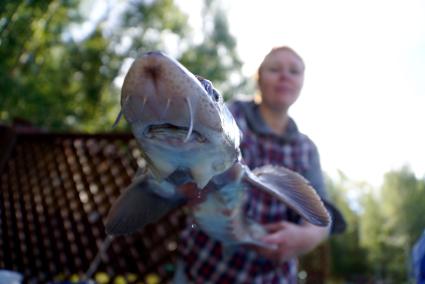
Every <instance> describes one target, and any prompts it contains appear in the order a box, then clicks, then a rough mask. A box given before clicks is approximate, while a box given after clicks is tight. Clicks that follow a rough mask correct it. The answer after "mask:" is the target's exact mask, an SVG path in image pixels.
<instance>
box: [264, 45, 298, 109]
mask: <svg viewBox="0 0 425 284" xmlns="http://www.w3.org/2000/svg"><path fill="white" fill-rule="evenodd" d="M303 82H304V63H303V62H302V61H301V59H300V58H299V57H298V56H297V55H295V54H294V53H293V52H292V51H290V50H285V49H282V50H275V51H273V52H272V53H270V54H269V55H267V56H266V58H265V59H264V61H263V63H262V65H261V67H260V70H259V73H258V87H259V88H260V92H261V99H262V100H261V103H262V104H264V106H266V107H267V108H270V109H272V110H277V111H286V110H288V108H289V107H290V106H291V105H292V104H293V103H294V102H295V101H296V100H297V98H298V96H299V94H300V91H301V88H302V86H303Z"/></svg>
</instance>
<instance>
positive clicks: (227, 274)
mask: <svg viewBox="0 0 425 284" xmlns="http://www.w3.org/2000/svg"><path fill="white" fill-rule="evenodd" d="M229 108H230V111H231V112H232V113H233V116H234V117H235V119H236V122H237V123H238V126H239V128H240V129H241V131H242V133H243V139H242V143H241V151H242V156H243V159H244V162H245V163H246V164H247V165H248V166H249V168H251V169H254V168H256V167H259V166H262V165H266V164H272V165H283V166H285V167H287V168H289V169H292V170H294V171H296V172H298V173H300V174H301V175H303V176H304V177H305V178H306V179H308V180H309V181H310V183H311V184H312V186H313V187H314V188H315V189H316V190H317V191H318V193H319V195H321V196H322V197H324V193H325V191H324V186H323V178H322V173H321V167H320V163H319V156H318V152H317V149H316V147H315V145H314V144H313V142H312V141H311V140H310V139H309V138H308V137H307V136H305V135H303V134H301V133H300V132H299V131H298V129H297V126H296V125H295V122H294V121H293V120H292V119H290V121H289V125H288V127H287V130H286V132H285V134H284V135H282V136H279V135H276V134H274V133H273V132H272V131H271V130H270V129H269V128H268V127H267V126H266V124H265V123H264V121H263V120H262V118H261V116H260V114H259V110H258V106H257V105H256V104H255V103H254V102H240V101H237V102H233V103H232V104H231V105H230V106H229ZM248 192H249V196H248V199H247V203H246V204H245V212H246V214H247V216H248V217H249V218H252V219H253V220H256V221H257V222H259V223H270V222H277V221H279V220H283V219H286V220H291V221H293V222H297V220H299V217H298V216H296V214H295V213H294V212H293V211H291V210H289V209H288V208H287V207H286V206H284V205H283V204H282V203H281V202H279V201H277V200H276V199H274V198H273V197H271V196H270V195H267V194H266V193H264V192H263V191H260V190H252V191H251V190H250V191H248ZM192 224H193V222H192V220H189V222H188V226H187V228H186V229H185V230H184V231H183V233H182V236H181V239H182V240H181V242H180V244H179V254H180V257H181V259H182V260H184V265H183V266H184V268H183V269H184V272H185V273H184V274H185V276H186V278H187V280H186V281H188V282H189V283H203V284H205V283H220V284H221V283H223V284H225V283H232V284H236V283H250V284H252V283H267V284H273V283H285V284H286V283H296V282H297V280H296V279H297V260H296V259H292V260H290V261H288V262H285V263H281V264H277V263H275V262H272V261H269V260H267V259H265V258H264V257H262V256H260V255H258V254H257V253H256V252H255V251H253V250H249V249H247V248H245V247H238V248H236V249H235V250H234V251H232V252H227V251H226V252H225V251H223V247H222V245H221V243H220V242H218V241H215V240H213V239H211V238H209V237H208V235H206V234H205V233H204V232H202V231H201V230H200V229H199V228H197V227H194V226H193V225H192Z"/></svg>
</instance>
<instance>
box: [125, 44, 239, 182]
mask: <svg viewBox="0 0 425 284" xmlns="http://www.w3.org/2000/svg"><path fill="white" fill-rule="evenodd" d="M121 108H122V113H123V114H124V116H125V118H126V120H127V121H128V122H129V123H130V125H131V127H132V131H133V134H134V136H135V137H136V139H137V141H138V142H139V144H140V146H141V148H142V151H143V153H144V156H145V158H146V161H147V163H148V165H149V167H150V168H151V170H152V173H153V174H154V175H155V176H156V177H157V178H158V179H164V178H167V177H168V176H170V175H171V174H172V173H173V172H175V171H176V170H180V171H181V170H183V171H187V173H188V174H189V175H188V176H190V177H191V178H192V179H193V181H194V182H196V184H197V185H198V187H200V188H203V187H204V186H205V185H206V184H207V183H208V182H209V180H210V179H211V178H212V177H213V176H215V175H217V174H220V173H222V172H224V171H225V170H227V169H228V168H230V167H231V166H232V165H233V164H234V162H235V161H236V160H237V159H238V158H239V155H240V152H239V143H240V135H241V134H240V130H239V128H238V127H237V125H236V122H235V120H234V118H233V116H232V115H231V113H230V111H229V110H228V109H227V107H226V105H225V104H224V102H223V98H222V97H221V95H220V94H219V93H218V92H217V91H216V90H215V89H214V88H213V87H212V84H211V82H209V81H208V80H205V79H203V78H200V77H196V76H195V75H193V74H192V73H191V72H190V71H188V70H187V69H186V68H185V67H184V66H183V65H182V64H180V63H179V62H177V61H176V60H174V59H172V58H171V57H169V56H167V55H165V54H164V53H161V52H148V53H145V54H144V55H143V56H141V57H139V58H138V59H136V60H135V61H134V63H133V64H132V66H131V67H130V69H129V71H128V73H127V75H126V77H125V79H124V84H123V87H122V93H121Z"/></svg>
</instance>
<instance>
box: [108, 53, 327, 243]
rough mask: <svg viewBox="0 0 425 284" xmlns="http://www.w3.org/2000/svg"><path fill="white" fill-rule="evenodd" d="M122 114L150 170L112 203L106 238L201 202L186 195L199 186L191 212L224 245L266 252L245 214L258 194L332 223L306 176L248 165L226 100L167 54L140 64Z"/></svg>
mask: <svg viewBox="0 0 425 284" xmlns="http://www.w3.org/2000/svg"><path fill="white" fill-rule="evenodd" d="M121 112H122V114H123V115H124V117H125V119H126V120H127V121H128V123H129V124H130V126H131V129H132V133H133V135H134V137H135V138H136V140H137V142H138V144H139V146H140V149H141V151H142V155H143V157H144V159H145V160H146V164H147V166H146V168H144V169H140V170H139V171H138V173H137V174H136V176H135V177H134V179H133V181H132V183H131V184H130V185H129V186H128V188H127V189H126V190H125V191H124V192H123V193H122V194H121V196H120V197H119V198H118V199H117V201H116V202H115V203H114V204H113V206H112V208H111V210H110V212H109V214H108V217H107V220H106V224H105V227H106V232H107V233H108V234H110V235H123V234H131V233H133V232H135V231H137V230H139V229H142V228H143V227H144V226H145V225H146V224H148V223H153V222H156V221H157V220H159V219H160V218H161V217H162V216H164V215H165V214H166V213H168V212H170V211H171V210H173V209H175V208H177V207H178V206H181V205H183V204H185V203H187V202H189V203H190V202H191V199H194V198H197V197H196V195H195V197H193V196H190V195H188V194H187V193H186V192H185V191H184V190H182V188H183V187H184V185H186V184H196V188H197V189H196V190H197V191H199V194H200V195H202V196H203V198H199V200H197V201H196V205H194V206H192V207H191V208H192V212H193V215H194V218H195V220H196V223H197V224H198V225H199V227H200V228H201V229H202V230H204V231H205V232H206V233H207V234H209V235H210V236H211V237H212V238H215V239H218V240H220V241H222V242H224V243H225V244H230V245H232V244H241V243H254V244H259V245H261V243H260V242H259V241H258V238H260V237H261V235H264V234H265V231H264V230H263V229H262V227H261V224H258V223H256V222H254V221H253V220H249V219H248V218H247V217H246V216H245V214H244V213H243V210H242V208H243V206H242V205H243V202H244V200H245V198H246V196H247V193H248V191H249V190H251V189H253V188H257V189H260V190H264V191H266V192H267V193H269V194H271V195H273V196H274V197H276V198H277V199H278V200H280V201H281V202H283V203H284V204H285V205H286V206H288V207H290V208H292V209H293V210H295V212H297V213H298V214H299V215H301V216H302V217H303V218H305V220H306V221H308V222H310V223H312V224H315V225H318V226H328V225H329V224H330V222H331V220H330V216H329V214H328V211H327V210H326V209H325V207H324V205H323V202H322V200H321V199H320V197H319V196H318V194H317V193H316V191H315V190H314V189H313V188H312V187H311V186H310V185H309V183H308V182H307V181H306V180H305V179H304V178H303V177H302V176H301V175H299V174H297V173H295V172H293V171H291V170H289V169H286V168H284V167H279V166H264V167H261V168H257V169H255V170H253V171H251V170H250V169H249V168H248V167H247V166H246V165H245V164H244V163H243V161H242V159H241V152H240V149H239V144H240V139H241V132H240V130H239V128H238V126H237V124H236V122H235V120H234V118H233V116H232V114H231V113H230V111H229V110H228V108H227V107H226V105H225V103H224V101H223V98H222V97H221V95H220V94H219V93H218V92H217V91H216V90H215V89H214V88H213V86H212V84H211V82H210V81H208V80H206V79H203V78H201V77H197V76H195V75H193V74H192V73H191V72H190V71H188V70H187V69H186V68H185V67H184V66H183V65H181V64H180V63H179V62H177V61H176V60H174V59H172V58H171V57H169V56H167V55H166V54H164V53H161V52H156V51H155V52H148V53H145V54H144V55H142V56H141V57H139V58H138V59H136V60H135V61H134V63H133V64H132V66H131V68H130V69H129V71H128V73H127V75H126V77H125V79H124V84H123V87H122V92H121Z"/></svg>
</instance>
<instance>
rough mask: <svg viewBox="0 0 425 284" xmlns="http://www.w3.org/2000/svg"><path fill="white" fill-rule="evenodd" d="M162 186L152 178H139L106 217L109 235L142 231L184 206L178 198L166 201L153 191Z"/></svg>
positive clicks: (166, 199) (106, 227)
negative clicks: (148, 225)
mask: <svg viewBox="0 0 425 284" xmlns="http://www.w3.org/2000/svg"><path fill="white" fill-rule="evenodd" d="M158 186H159V183H157V182H156V181H154V180H153V179H152V178H151V177H150V176H145V177H144V178H143V177H138V178H137V179H135V180H134V181H133V183H131V184H130V186H128V187H127V189H126V190H125V191H124V193H122V194H121V196H120V197H119V198H118V199H117V200H116V201H115V203H114V204H113V205H112V207H111V209H110V211H109V213H108V216H107V217H106V222H105V229H106V233H107V234H109V235H126V234H131V233H134V232H136V231H137V230H139V229H142V228H143V227H144V226H146V225H147V224H149V223H153V222H155V221H157V220H159V219H160V218H161V217H163V216H164V215H166V214H167V213H168V212H170V211H171V210H173V209H175V208H177V207H178V206H180V205H181V204H182V200H181V199H178V198H174V199H173V198H169V199H168V198H164V197H161V196H159V195H157V194H155V193H154V192H155V191H157V192H159V191H160V190H158V189H157V188H155V187H158Z"/></svg>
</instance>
